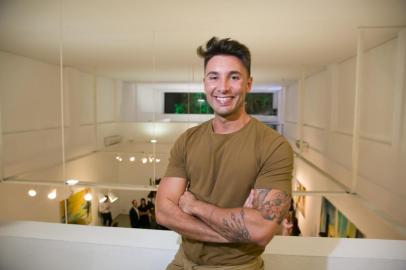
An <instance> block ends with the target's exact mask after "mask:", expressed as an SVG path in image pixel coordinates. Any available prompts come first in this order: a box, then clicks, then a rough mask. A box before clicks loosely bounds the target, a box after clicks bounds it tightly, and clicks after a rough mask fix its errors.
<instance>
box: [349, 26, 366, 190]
mask: <svg viewBox="0 0 406 270" xmlns="http://www.w3.org/2000/svg"><path fill="white" fill-rule="evenodd" d="M363 41H364V40H363V30H359V32H358V44H357V63H356V69H355V97H354V99H355V100H354V126H353V133H352V135H353V140H352V181H351V193H356V188H357V179H358V158H359V127H360V114H361V98H362V87H363V54H364V42H363Z"/></svg>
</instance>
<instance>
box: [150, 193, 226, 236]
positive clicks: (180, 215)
mask: <svg viewBox="0 0 406 270" xmlns="http://www.w3.org/2000/svg"><path fill="white" fill-rule="evenodd" d="M156 218H157V222H158V223H159V224H161V225H163V226H165V227H167V228H169V229H171V230H173V231H175V232H177V233H179V234H181V235H182V236H185V237H187V238H190V239H193V240H199V241H205V242H215V243H227V242H229V241H228V240H227V239H226V238H224V237H223V236H222V235H221V234H219V233H218V232H216V231H215V230H213V229H212V228H211V227H210V226H208V225H207V224H205V223H204V222H202V221H201V220H199V219H198V218H196V217H193V216H191V215H188V214H186V213H184V212H183V211H182V210H181V209H180V208H179V206H178V205H175V204H174V203H173V202H171V201H170V200H167V201H166V202H164V203H162V204H161V205H160V206H159V207H158V206H157V208H156Z"/></svg>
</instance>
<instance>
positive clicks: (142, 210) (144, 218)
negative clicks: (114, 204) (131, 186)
mask: <svg viewBox="0 0 406 270" xmlns="http://www.w3.org/2000/svg"><path fill="white" fill-rule="evenodd" d="M138 212H139V214H140V228H143V229H149V228H150V219H151V214H150V212H149V209H148V206H147V204H146V201H145V199H144V198H141V205H140V206H139V207H138Z"/></svg>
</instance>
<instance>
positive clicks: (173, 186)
mask: <svg viewBox="0 0 406 270" xmlns="http://www.w3.org/2000/svg"><path fill="white" fill-rule="evenodd" d="M198 54H199V56H201V57H203V58H204V80H203V82H204V90H205V93H206V98H207V101H208V102H209V104H210V106H211V107H212V108H213V111H214V118H213V119H212V120H210V121H207V122H205V123H202V124H201V125H199V126H197V127H193V128H191V129H189V130H187V131H186V132H185V133H183V134H182V135H181V136H180V137H179V138H178V140H177V141H176V142H175V144H174V146H173V148H172V150H171V156H170V160H169V165H168V168H167V171H166V173H165V177H164V179H163V180H162V181H161V183H160V185H159V190H158V194H157V202H156V214H157V221H158V223H159V224H162V225H164V226H166V227H168V228H170V229H172V230H174V231H176V232H178V233H179V234H181V235H182V244H181V247H180V249H179V251H178V253H177V254H176V256H175V259H174V260H173V261H172V263H171V264H170V265H169V266H168V268H167V269H170V270H171V269H192V268H193V269H206V268H205V267H206V266H207V267H208V268H209V269H216V268H217V269H263V261H262V259H261V257H260V255H261V253H262V252H263V251H264V248H265V246H266V245H267V244H268V243H269V241H270V240H271V239H272V237H273V235H274V234H275V233H276V232H277V230H278V229H279V226H280V224H281V222H282V220H283V218H284V216H285V214H286V213H287V212H288V210H289V206H290V196H289V194H290V190H291V184H290V180H291V174H292V168H293V155H292V149H291V148H290V146H289V144H288V143H287V142H286V140H285V139H283V138H282V137H281V136H280V135H279V134H278V133H277V132H275V131H273V130H272V129H270V128H268V127H267V126H265V125H263V124H262V123H260V122H259V121H257V120H256V119H254V118H251V117H250V116H249V115H248V114H247V113H246V111H245V96H246V94H247V93H248V92H249V91H250V90H251V86H252V78H251V76H250V62H251V57H250V52H249V50H248V48H247V47H246V46H245V45H243V44H240V43H239V42H237V41H234V40H230V39H222V40H219V39H217V38H212V39H210V40H209V41H208V42H207V44H206V49H204V48H202V47H199V48H198Z"/></svg>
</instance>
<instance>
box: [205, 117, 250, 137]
mask: <svg viewBox="0 0 406 270" xmlns="http://www.w3.org/2000/svg"><path fill="white" fill-rule="evenodd" d="M250 119H251V117H250V116H249V115H248V114H247V113H245V112H244V113H242V114H241V115H240V116H239V117H238V118H235V119H232V118H225V117H221V116H218V115H215V117H214V119H213V122H212V123H213V131H214V133H217V134H229V133H233V132H236V131H238V130H240V129H242V128H243V127H244V126H245V125H246V124H247V123H248V122H249V121H250Z"/></svg>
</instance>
